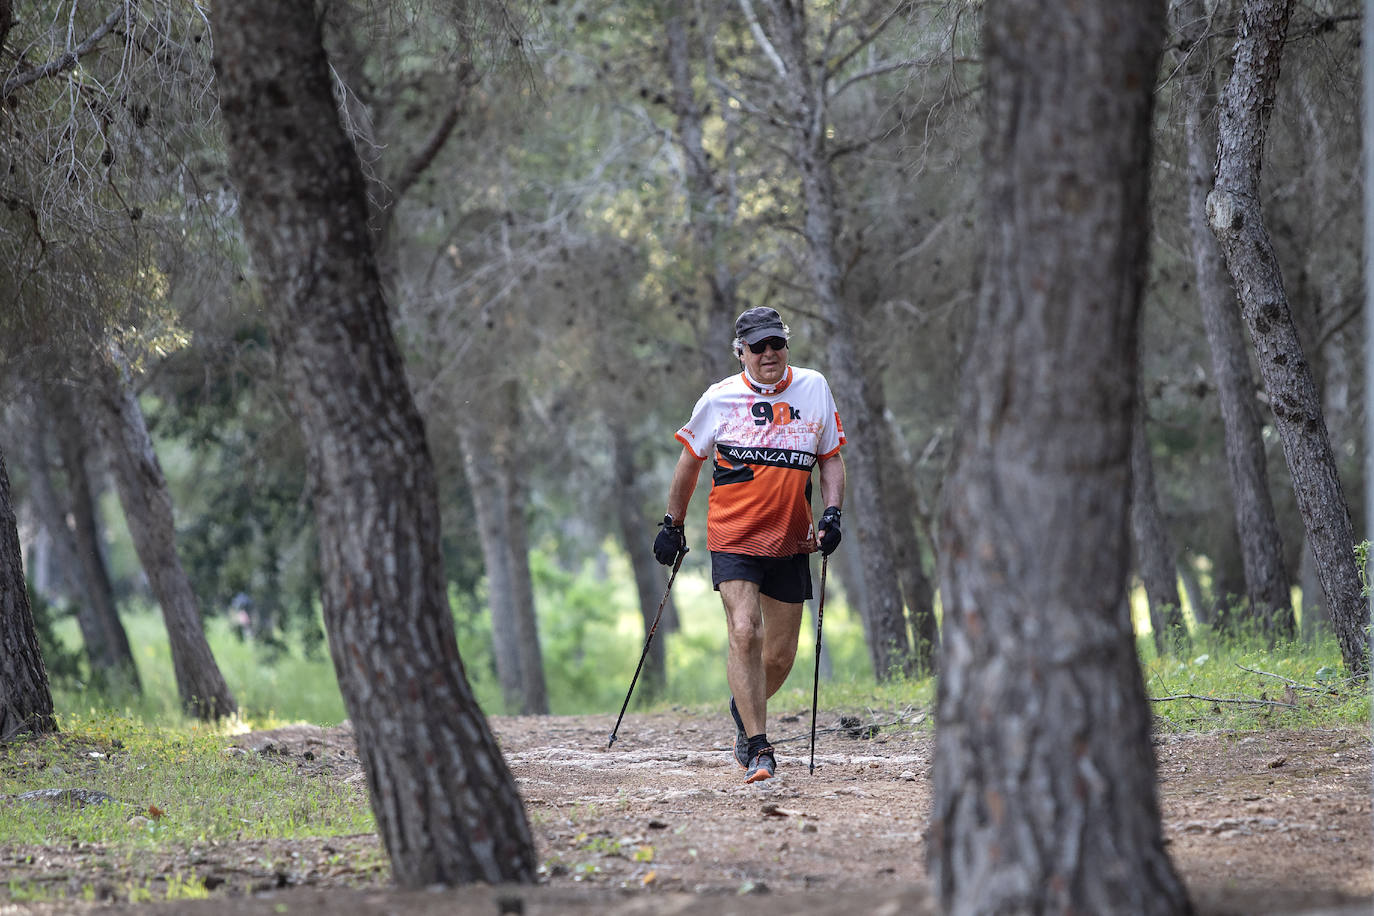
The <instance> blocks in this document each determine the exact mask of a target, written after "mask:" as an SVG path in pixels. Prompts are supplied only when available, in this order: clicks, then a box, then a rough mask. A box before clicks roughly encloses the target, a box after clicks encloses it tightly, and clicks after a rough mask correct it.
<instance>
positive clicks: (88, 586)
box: [34, 388, 142, 693]
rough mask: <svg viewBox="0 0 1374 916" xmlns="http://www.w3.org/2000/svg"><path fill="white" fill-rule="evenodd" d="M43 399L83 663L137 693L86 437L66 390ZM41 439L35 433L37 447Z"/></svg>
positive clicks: (48, 489) (48, 494) (46, 495)
mask: <svg viewBox="0 0 1374 916" xmlns="http://www.w3.org/2000/svg"><path fill="white" fill-rule="evenodd" d="M44 401H45V406H46V407H49V408H51V409H50V411H45V412H48V415H49V416H51V417H54V418H55V419H56V422H57V440H58V443H59V448H60V450H61V453H62V466H63V468H64V469H65V470H66V476H67V501H66V502H67V509H68V511H67V512H57V513H56V518H57V519H58V523H59V525H60V531H59V535H58V536H61V537H63V538H65V539H66V540H68V541H70V542H71V548H70V550H71V554H72V558H73V559H75V560H76V561H77V564H76V566H75V567H74V569H75V570H77V571H78V575H79V578H80V581H81V585H82V588H81V591H82V594H83V596H84V598H85V601H84V602H82V604H81V607H80V609H79V610H78V611H77V615H76V618H77V624H78V625H79V626H80V628H81V638H82V641H83V642H84V643H85V647H86V659H87V661H88V663H89V664H90V666H91V673H92V674H93V675H94V676H95V677H96V678H97V679H98V680H100V681H102V682H103V684H104V685H105V686H108V687H113V688H116V689H119V688H123V689H127V690H132V691H133V692H135V693H138V692H140V691H141V690H142V684H141V683H140V681H139V677H138V668H137V666H136V665H135V663H134V654H133V650H132V648H131V647H130V646H129V637H128V634H127V633H126V632H125V630H124V624H123V622H121V621H120V619H119V610H118V608H117V607H116V605H115V595H114V584H113V583H111V582H110V572H109V568H108V567H107V566H106V564H105V551H104V549H103V547H102V545H101V540H100V526H99V518H98V515H97V512H96V502H95V494H94V492H93V491H92V489H91V479H90V472H89V470H88V468H87V464H86V456H87V451H86V437H87V435H88V434H87V432H86V430H85V428H84V426H83V423H82V417H81V415H80V412H79V411H78V410H77V407H76V404H75V403H74V402H73V398H72V395H71V392H70V391H69V390H66V389H65V388H64V389H63V390H60V391H56V390H54V391H49V392H48V394H47V395H46V396H45V397H44ZM41 441H42V439H41V434H40V437H39V439H38V447H39V448H40V449H41ZM34 476H35V479H37V480H39V481H48V480H49V478H48V475H47V473H46V470H45V471H43V472H41V473H36V474H35V475H34ZM38 492H40V493H42V500H43V501H44V502H47V501H48V500H52V501H54V502H56V500H57V495H56V493H55V492H53V491H52V485H51V483H50V482H47V483H45V484H43V485H42V486H40V487H39V488H38ZM68 514H70V516H71V519H72V525H71V527H70V528H69V527H68V526H67V524H66V517H67V515H68Z"/></svg>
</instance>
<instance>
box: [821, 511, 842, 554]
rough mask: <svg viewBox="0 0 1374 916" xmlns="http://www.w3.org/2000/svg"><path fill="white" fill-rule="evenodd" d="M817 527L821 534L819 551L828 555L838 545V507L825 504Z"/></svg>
mask: <svg viewBox="0 0 1374 916" xmlns="http://www.w3.org/2000/svg"><path fill="white" fill-rule="evenodd" d="M817 528H819V529H820V535H821V542H820V543H821V553H822V554H824V555H825V556H827V557H828V556H830V555H831V554H832V553H834V552H835V548H836V547H839V546H840V537H841V535H840V507H839V506H826V507H825V511H824V512H822V513H821V520H820V524H818V525H817Z"/></svg>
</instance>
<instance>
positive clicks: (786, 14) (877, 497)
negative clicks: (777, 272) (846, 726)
mask: <svg viewBox="0 0 1374 916" xmlns="http://www.w3.org/2000/svg"><path fill="white" fill-rule="evenodd" d="M765 5H766V7H767V9H768V20H769V28H768V36H769V37H770V38H771V41H772V50H773V51H774V52H775V59H776V61H777V62H778V64H780V65H781V68H782V69H781V72H779V74H778V75H779V82H780V89H781V94H782V97H783V99H784V102H783V109H784V110H785V112H786V121H787V126H788V129H789V131H790V136H791V140H792V150H791V155H792V158H793V162H794V165H795V167H796V169H797V174H798V177H799V179H800V181H801V184H802V196H803V200H804V202H805V216H804V220H803V225H802V234H803V236H804V237H805V239H806V248H807V253H808V254H809V256H810V257H809V265H810V269H811V281H812V288H813V290H814V293H815V296H816V302H817V305H818V306H819V309H820V314H821V320H822V325H823V326H824V329H825V335H826V341H825V347H826V355H827V356H828V358H829V363H830V367H831V370H830V372H829V373H828V379H829V381H830V386H831V389H832V391H833V392H834V395H835V402H836V404H837V405H838V406H839V410H840V416H841V417H842V418H843V420H844V422H845V423H846V424H847V428H848V429H849V430H857V431H859V432H860V434H861V435H862V436H863V437H864V439H863V441H862V442H861V443H860V444H859V447H857V448H851V449H849V450H848V451H847V453H846V455H845V468H846V470H847V472H848V478H849V486H848V493H847V495H846V512H845V520H846V524H847V527H846V531H849V530H851V528H852V530H853V532H854V534H855V535H856V537H855V541H856V542H857V543H854V544H851V545H850V546H848V547H846V548H845V549H846V550H851V551H857V554H858V557H859V564H858V565H859V567H860V568H861V569H862V570H863V576H864V579H865V588H864V599H865V600H864V602H863V605H862V606H861V608H860V611H861V617H862V618H863V621H864V629H865V633H866V635H867V639H868V649H869V657H870V658H871V660H872V662H873V674H874V676H875V677H876V678H877V679H878V680H879V681H885V680H888V679H890V678H892V677H893V676H896V675H903V674H907V675H910V674H914V673H915V672H916V664H915V657H914V655H913V653H912V650H911V638H910V635H909V634H908V631H907V625H906V614H905V610H904V608H903V602H902V591H901V584H900V578H899V577H898V575H897V561H896V556H895V553H894V551H893V547H892V540H891V532H892V525H891V523H890V519H889V517H888V511H889V510H888V506H887V503H886V501H885V500H884V498H883V490H882V467H883V464H882V456H881V455H880V454H879V447H880V444H881V443H880V440H881V439H882V437H883V436H884V435H885V433H886V422H885V421H884V419H883V415H882V411H881V407H880V406H879V407H878V408H876V409H875V407H874V405H881V404H882V403H883V398H882V392H881V390H880V389H879V387H878V386H877V383H876V382H874V381H873V380H871V379H870V378H869V375H868V373H866V372H864V371H863V369H862V363H861V361H860V358H859V347H858V343H857V341H856V340H855V338H854V322H853V321H851V320H850V316H849V314H848V310H847V309H846V307H845V303H844V297H843V294H842V286H843V281H842V270H841V267H840V263H841V259H840V255H839V251H838V249H837V245H836V240H837V239H838V238H839V232H840V222H841V218H840V211H839V206H838V203H837V201H838V198H839V192H838V191H837V189H836V186H835V174H834V171H833V169H832V168H831V164H830V157H829V155H828V152H827V147H826V126H827V120H826V114H825V110H826V105H825V82H824V78H823V76H820V75H813V73H812V71H811V65H812V64H811V55H810V54H808V53H807V48H806V20H805V9H804V5H803V4H801V3H792V2H788V0H766V3H765ZM889 444H890V443H889Z"/></svg>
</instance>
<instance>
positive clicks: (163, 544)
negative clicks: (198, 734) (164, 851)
mask: <svg viewBox="0 0 1374 916" xmlns="http://www.w3.org/2000/svg"><path fill="white" fill-rule="evenodd" d="M111 352H112V358H113V359H114V360H116V361H122V356H120V355H119V354H118V353H117V352H114V351H113V350H112V351H111ZM97 372H98V376H97V378H98V382H97V384H96V386H95V390H94V392H93V393H92V396H91V398H90V401H89V407H90V413H91V416H92V418H93V419H94V423H95V425H96V426H97V427H98V428H99V430H100V436H101V440H102V443H103V445H104V452H105V457H106V460H107V461H108V462H109V465H110V470H111V472H112V473H113V475H114V479H115V484H116V488H117V489H118V490H119V501H120V505H121V506H123V508H124V518H125V520H126V521H127V522H128V525H129V536H130V539H131V540H132V541H133V543H134V549H135V550H136V551H137V552H138V559H139V562H140V563H141V564H142V565H143V571H144V573H145V574H147V576H148V584H149V585H150V586H151V588H152V590H153V595H154V596H156V598H157V601H158V604H159V605H161V607H162V619H163V622H164V623H165V625H166V627H167V637H168V642H169V644H170V647H171V653H172V669H173V671H174V673H175V674H176V682H177V691H178V693H179V694H180V696H181V706H182V708H183V709H184V710H185V711H186V714H187V715H190V716H195V717H196V718H199V719H205V720H212V719H218V718H220V717H222V716H228V715H232V714H233V713H234V712H235V711H236V710H237V709H238V705H237V704H236V703H235V702H234V697H233V695H232V694H231V693H230V692H229V686H228V684H226V683H225V682H224V676H223V675H222V674H221V673H220V670H219V665H218V664H216V662H215V657H214V655H213V654H212V653H211V651H210V643H209V642H208V641H207V640H206V638H205V625H204V623H203V622H202V620H201V616H200V601H199V599H197V598H196V593H195V591H194V589H192V588H191V580H190V578H189V577H188V576H187V575H186V569H185V568H184V567H183V566H182V565H181V558H180V556H179V555H178V554H177V547H176V525H175V522H174V520H173V516H172V497H171V495H170V494H169V493H168V492H167V479H166V477H164V476H163V473H162V465H161V464H160V463H159V462H158V457H157V452H156V451H154V449H153V441H152V438H151V437H150V436H149V435H148V426H147V424H146V422H145V421H144V419H143V410H142V408H141V407H139V405H138V398H137V397H136V396H135V395H134V393H133V391H132V389H131V388H130V387H129V385H130V382H129V379H128V374H127V373H128V367H127V366H126V365H123V364H122V363H118V362H117V364H116V365H106V366H102V367H97Z"/></svg>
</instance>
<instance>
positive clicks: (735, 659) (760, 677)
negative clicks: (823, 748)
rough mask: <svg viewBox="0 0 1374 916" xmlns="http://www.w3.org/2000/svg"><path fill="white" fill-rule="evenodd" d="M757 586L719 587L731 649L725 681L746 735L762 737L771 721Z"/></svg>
mask: <svg viewBox="0 0 1374 916" xmlns="http://www.w3.org/2000/svg"><path fill="white" fill-rule="evenodd" d="M760 597H762V596H760V595H759V587H758V585H757V583H754V582H747V581H745V580H743V579H730V580H728V581H725V582H722V583H720V599H721V602H722V603H724V605H725V629H726V634H727V635H728V636H729V639H730V647H729V651H728V654H727V655H726V660H725V679H726V680H727V681H728V682H729V683H730V692H731V693H732V694H734V696H735V706H736V707H737V708H738V709H739V717H740V721H742V722H743V723H744V733H745V734H746V735H761V734H763V732H764V729H765V726H766V724H767V720H768V713H767V710H768V693H767V688H768V681H767V676H766V674H765V671H764V666H763V644H764V639H763V611H762V609H761V608H760V606H759V604H760V602H759V599H760Z"/></svg>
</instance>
